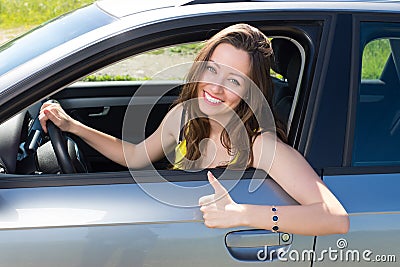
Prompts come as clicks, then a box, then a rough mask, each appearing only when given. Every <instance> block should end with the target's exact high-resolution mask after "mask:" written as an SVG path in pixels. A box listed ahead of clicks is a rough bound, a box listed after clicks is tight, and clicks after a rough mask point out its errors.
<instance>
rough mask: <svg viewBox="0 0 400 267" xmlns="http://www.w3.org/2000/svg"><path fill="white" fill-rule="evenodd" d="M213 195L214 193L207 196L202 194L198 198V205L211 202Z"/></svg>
mask: <svg viewBox="0 0 400 267" xmlns="http://www.w3.org/2000/svg"><path fill="white" fill-rule="evenodd" d="M214 197H215V195H214V194H212V195H207V196H202V197H201V198H200V199H199V206H205V205H209V204H211V203H213V202H214Z"/></svg>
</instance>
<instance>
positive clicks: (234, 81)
mask: <svg viewBox="0 0 400 267" xmlns="http://www.w3.org/2000/svg"><path fill="white" fill-rule="evenodd" d="M229 81H230V82H231V83H232V84H234V85H236V86H240V82H239V81H238V80H236V79H229Z"/></svg>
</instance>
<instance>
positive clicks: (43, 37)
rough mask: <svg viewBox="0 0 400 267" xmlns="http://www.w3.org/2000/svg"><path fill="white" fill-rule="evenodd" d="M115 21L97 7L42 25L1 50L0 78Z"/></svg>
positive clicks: (77, 11)
mask: <svg viewBox="0 0 400 267" xmlns="http://www.w3.org/2000/svg"><path fill="white" fill-rule="evenodd" d="M114 20H115V18H113V17H111V16H110V15H108V14H106V13H104V12H103V11H101V10H100V9H99V8H97V6H96V5H90V6H88V7H84V8H81V9H77V10H75V11H73V12H71V13H68V14H65V15H63V16H60V17H58V18H56V19H54V20H51V21H49V22H47V23H45V24H42V25H40V26H39V27H37V28H36V29H34V30H32V31H30V32H28V33H26V34H24V35H22V36H21V37H19V38H17V39H14V40H12V41H10V42H8V43H6V44H4V45H3V46H1V47H0V76H1V75H3V74H4V73H6V72H8V71H10V70H11V69H13V68H15V67H17V66H19V65H21V64H23V63H25V62H27V61H29V60H31V59H32V58H34V57H36V56H38V55H40V54H42V53H44V52H46V51H48V50H50V49H52V48H54V47H56V46H58V45H60V44H62V43H65V42H67V41H69V40H72V39H74V38H75V37H77V36H80V35H82V34H84V33H87V32H89V31H91V30H94V29H96V28H99V27H101V26H104V25H106V24H109V23H111V22H112V21H114Z"/></svg>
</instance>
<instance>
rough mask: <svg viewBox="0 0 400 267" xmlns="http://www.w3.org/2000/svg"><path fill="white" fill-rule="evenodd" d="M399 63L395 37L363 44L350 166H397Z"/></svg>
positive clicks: (399, 160)
mask: <svg viewBox="0 0 400 267" xmlns="http://www.w3.org/2000/svg"><path fill="white" fill-rule="evenodd" d="M399 63H400V39H399V38H395V37H385V38H377V39H373V40H371V41H369V42H368V43H367V44H366V45H365V46H364V50H363V53H362V64H361V66H362V68H361V70H362V71H361V81H360V84H359V90H358V98H357V111H356V124H355V139H354V147H353V157H352V165H353V166H386V165H400V153H399V151H400V75H399V74H400V65H399Z"/></svg>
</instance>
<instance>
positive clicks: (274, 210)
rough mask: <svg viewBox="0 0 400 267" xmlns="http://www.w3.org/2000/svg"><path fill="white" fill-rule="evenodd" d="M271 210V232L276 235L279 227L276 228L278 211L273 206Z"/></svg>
mask: <svg viewBox="0 0 400 267" xmlns="http://www.w3.org/2000/svg"><path fill="white" fill-rule="evenodd" d="M271 210H272V212H273V214H274V215H272V222H273V223H274V225H273V226H272V232H274V233H276V232H278V231H279V226H278V220H279V218H278V215H277V212H278V209H277V208H276V207H275V206H272V209H271Z"/></svg>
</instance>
